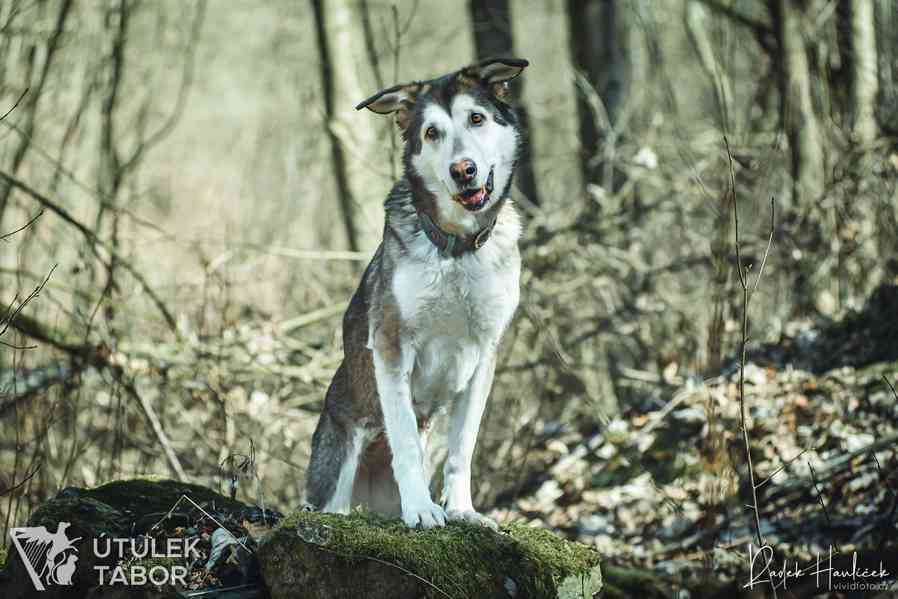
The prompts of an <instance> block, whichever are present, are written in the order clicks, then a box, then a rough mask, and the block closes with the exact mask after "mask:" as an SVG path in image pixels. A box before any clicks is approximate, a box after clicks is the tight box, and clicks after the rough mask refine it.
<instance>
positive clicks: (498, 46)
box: [468, 0, 540, 206]
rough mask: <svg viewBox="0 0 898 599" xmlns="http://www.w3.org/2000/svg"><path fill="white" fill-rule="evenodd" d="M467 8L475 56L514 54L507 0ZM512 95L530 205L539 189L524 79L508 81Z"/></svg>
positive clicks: (482, 0) (521, 179) (520, 171)
mask: <svg viewBox="0 0 898 599" xmlns="http://www.w3.org/2000/svg"><path fill="white" fill-rule="evenodd" d="M468 10H469V12H470V14H471V28H472V30H473V33H474V50H475V53H476V54H477V59H478V60H483V59H485V58H492V57H496V56H514V55H515V52H514V38H513V36H512V25H511V23H512V21H511V10H510V7H509V0H496V1H494V2H490V1H489V0H470V2H469V3H468ZM510 87H511V92H512V97H514V98H518V100H519V105H518V108H517V112H518V115H520V118H521V127H522V130H523V131H524V148H523V150H522V151H521V156H520V158H519V159H518V168H517V174H516V177H515V178H516V180H517V187H518V189H520V191H521V193H522V194H523V195H524V197H525V198H526V199H527V200H528V201H529V202H530V203H531V204H533V205H536V206H539V204H540V199H539V190H538V188H537V185H536V177H535V175H534V173H533V160H532V158H531V154H530V134H531V133H530V115H529V114H528V113H527V109H526V107H525V106H524V105H523V102H521V101H520V98H522V96H523V94H522V91H523V81H522V80H521V79H520V78H519V79H514V80H513V81H512V82H511V83H510Z"/></svg>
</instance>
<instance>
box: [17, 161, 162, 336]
mask: <svg viewBox="0 0 898 599" xmlns="http://www.w3.org/2000/svg"><path fill="white" fill-rule="evenodd" d="M0 179H2V180H4V181H6V182H7V183H8V184H9V185H10V187H13V188H16V189H18V190H19V191H22V192H23V193H25V194H26V195H28V196H30V197H31V198H32V199H33V200H35V201H36V202H37V203H39V204H40V205H41V206H43V207H44V208H47V209H48V210H50V211H51V212H53V213H55V214H56V215H57V216H59V217H60V218H61V219H62V220H64V221H65V222H67V223H69V224H70V225H72V226H73V227H75V228H76V229H78V231H79V232H80V233H81V234H82V235H84V237H85V238H87V240H88V241H90V242H91V244H92V245H95V246H97V247H101V248H103V249H104V250H106V251H107V252H109V254H110V255H111V256H112V257H114V258H115V259H116V260H118V262H119V263H120V264H121V265H122V266H123V267H124V268H125V270H127V271H128V272H129V273H131V276H133V277H134V279H135V280H136V281H137V282H138V284H139V285H140V286H141V288H142V289H143V290H144V291H145V292H146V294H147V295H148V296H149V298H150V300H152V302H153V303H154V304H155V305H156V308H157V309H158V310H159V312H160V313H161V314H162V317H163V318H164V319H165V322H166V323H167V324H168V327H169V328H170V329H171V331H172V332H173V333H175V335H177V334H178V327H177V324H176V322H175V318H174V316H172V314H171V312H169V310H168V308H167V307H166V306H165V304H164V303H163V302H162V299H161V298H160V297H159V296H158V295H157V294H156V292H155V291H153V288H152V287H150V284H149V282H147V280H146V278H144V276H143V275H142V274H140V271H138V270H137V268H135V267H134V266H133V265H132V264H131V263H130V262H128V261H127V260H125V259H124V258H123V257H122V255H121V254H120V253H119V252H118V251H117V250H116V249H115V248H114V247H112V246H111V245H109V244H108V243H106V242H105V241H103V240H102V239H100V238H99V237H97V235H96V233H94V232H93V231H91V230H90V229H89V228H88V227H87V226H86V225H84V224H83V223H81V222H79V221H78V220H77V219H76V218H75V217H74V216H72V215H71V214H69V212H68V211H67V210H66V209H65V208H62V207H61V206H59V205H58V204H56V203H55V202H53V201H51V200H50V199H48V198H47V197H45V196H44V195H43V194H41V193H40V192H38V191H36V190H34V189H32V188H31V187H30V186H28V185H27V184H25V183H24V182H22V181H20V180H19V179H17V178H15V177H13V176H12V175H10V174H8V173H6V172H4V171H0ZM107 268H108V266H107Z"/></svg>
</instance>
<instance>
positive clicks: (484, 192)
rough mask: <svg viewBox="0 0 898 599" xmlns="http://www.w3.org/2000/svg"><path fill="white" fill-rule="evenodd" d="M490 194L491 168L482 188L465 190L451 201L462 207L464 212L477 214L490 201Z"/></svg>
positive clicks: (491, 191)
mask: <svg viewBox="0 0 898 599" xmlns="http://www.w3.org/2000/svg"><path fill="white" fill-rule="evenodd" d="M491 193H493V167H490V174H489V176H488V177H487V178H486V184H485V185H484V186H483V187H479V188H477V189H466V190H465V191H463V192H461V193H459V194H457V195H454V196H452V199H453V200H455V201H456V202H458V203H459V204H461V205H462V206H464V208H465V210H469V211H471V212H477V211H478V210H480V209H481V208H483V207H484V206H486V204H487V202H489V201H490V194H491Z"/></svg>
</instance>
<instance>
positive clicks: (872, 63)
mask: <svg viewBox="0 0 898 599" xmlns="http://www.w3.org/2000/svg"><path fill="white" fill-rule="evenodd" d="M873 2H874V0H840V2H839V12H840V15H841V17H842V19H843V24H842V26H841V27H840V31H841V32H843V35H844V37H845V38H846V40H845V43H844V44H843V52H844V55H843V68H845V69H846V71H847V73H846V74H847V80H848V84H849V91H850V94H849V107H850V113H851V116H852V131H853V134H854V137H855V139H856V140H857V141H858V142H860V143H861V144H864V145H867V144H869V143H871V142H872V141H873V140H874V139H875V138H876V136H877V134H878V132H879V127H878V125H877V122H876V102H877V96H878V93H879V79H878V73H877V50H876V24H875V23H876V22H875V15H874V3H873Z"/></svg>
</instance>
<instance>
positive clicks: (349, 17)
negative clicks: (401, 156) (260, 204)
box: [312, 0, 372, 251]
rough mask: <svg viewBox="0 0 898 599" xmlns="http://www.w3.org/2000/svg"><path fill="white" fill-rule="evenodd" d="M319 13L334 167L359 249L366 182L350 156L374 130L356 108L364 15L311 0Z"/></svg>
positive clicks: (350, 239)
mask: <svg viewBox="0 0 898 599" xmlns="http://www.w3.org/2000/svg"><path fill="white" fill-rule="evenodd" d="M312 9H313V11H314V17H315V34H316V37H317V41H318V60H319V65H320V66H319V71H320V73H321V86H322V88H323V90H324V113H325V118H326V119H327V124H326V130H327V136H328V141H329V143H330V146H331V162H332V164H331V170H332V171H333V173H334V183H335V186H336V191H337V201H338V202H339V205H340V212H341V218H342V221H343V228H344V231H345V234H346V241H347V244H348V246H349V248H350V249H351V250H353V251H358V250H359V249H360V247H361V244H360V241H359V237H360V232H359V224H358V222H357V220H358V213H359V212H360V205H359V204H358V202H357V198H358V197H360V196H361V194H362V193H363V192H364V183H363V181H362V180H361V177H360V176H359V175H360V173H359V171H358V169H355V171H350V170H349V168H348V165H349V159H350V158H351V156H350V154H356V155H359V154H361V152H362V151H364V150H365V149H367V148H368V147H370V144H371V141H372V138H371V128H370V127H369V126H367V125H364V124H362V125H360V124H359V121H358V115H357V113H356V111H355V110H354V109H353V106H354V105H355V103H356V102H358V101H359V100H360V99H361V98H363V97H365V94H364V93H363V92H362V90H361V88H360V87H359V81H358V72H357V68H356V63H355V61H356V58H357V57H360V56H363V55H364V52H363V50H362V49H360V48H358V49H357V48H356V45H357V44H358V43H359V41H357V40H362V39H364V38H363V36H362V34H361V31H355V29H354V25H355V24H360V23H361V19H355V18H353V14H352V8H350V6H349V3H348V2H347V1H345V0H333V1H327V2H324V1H323V0H312Z"/></svg>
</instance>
